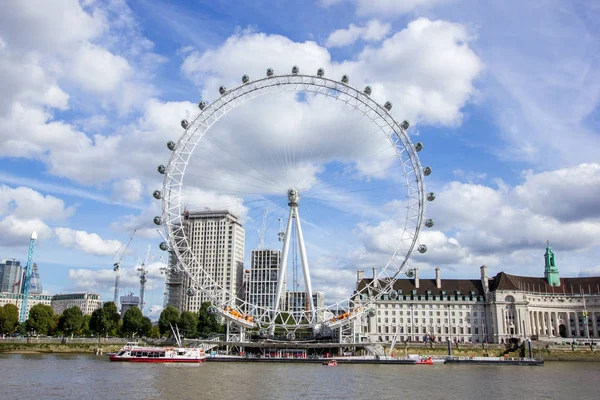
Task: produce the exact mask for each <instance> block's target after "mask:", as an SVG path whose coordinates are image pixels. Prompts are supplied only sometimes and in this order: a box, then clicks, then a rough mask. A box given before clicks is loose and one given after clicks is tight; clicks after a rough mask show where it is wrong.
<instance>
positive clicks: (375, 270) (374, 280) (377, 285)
mask: <svg viewBox="0 0 600 400" xmlns="http://www.w3.org/2000/svg"><path fill="white" fill-rule="evenodd" d="M373 287H374V288H376V287H379V282H377V268H373Z"/></svg>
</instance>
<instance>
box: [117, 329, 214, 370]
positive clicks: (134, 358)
mask: <svg viewBox="0 0 600 400" xmlns="http://www.w3.org/2000/svg"><path fill="white" fill-rule="evenodd" d="M173 334H174V336H175V339H176V340H177V347H154V346H140V345H139V344H138V343H136V342H129V343H127V344H126V345H125V346H123V348H122V349H121V350H119V351H118V352H117V353H115V354H112V355H110V361H129V362H146V363H148V362H155V363H156V362H158V363H201V362H204V361H206V354H205V353H204V349H201V348H199V347H183V346H182V343H181V338H180V336H179V332H175V329H173Z"/></svg>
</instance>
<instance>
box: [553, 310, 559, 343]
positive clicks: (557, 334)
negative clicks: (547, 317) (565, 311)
mask: <svg viewBox="0 0 600 400" xmlns="http://www.w3.org/2000/svg"><path fill="white" fill-rule="evenodd" d="M554 336H556V337H560V329H559V326H558V312H555V313H554Z"/></svg>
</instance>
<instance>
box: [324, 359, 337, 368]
mask: <svg viewBox="0 0 600 400" xmlns="http://www.w3.org/2000/svg"><path fill="white" fill-rule="evenodd" d="M323 365H325V366H327V367H335V366H337V361H335V360H327V361H323Z"/></svg>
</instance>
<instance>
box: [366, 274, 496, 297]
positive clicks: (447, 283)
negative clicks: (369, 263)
mask: <svg viewBox="0 0 600 400" xmlns="http://www.w3.org/2000/svg"><path fill="white" fill-rule="evenodd" d="M372 281H373V278H364V279H362V280H361V281H359V283H358V288H357V290H358V291H360V290H363V289H364V288H365V286H367V285H368V284H370V283H371V282H372ZM379 286H380V287H381V286H386V282H385V281H380V282H379ZM393 289H394V290H396V291H398V290H402V294H404V295H406V294H409V293H412V291H413V290H416V291H417V295H425V294H427V291H431V293H432V294H440V293H441V292H442V290H445V291H446V294H449V295H450V294H456V292H457V291H460V292H461V294H462V295H469V294H471V292H475V295H477V296H483V295H484V290H483V285H482V284H481V281H480V280H479V279H442V280H441V288H440V289H438V288H437V287H436V286H435V279H419V288H418V289H417V288H416V287H415V280H414V279H397V280H396V281H395V282H394V285H393Z"/></svg>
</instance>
